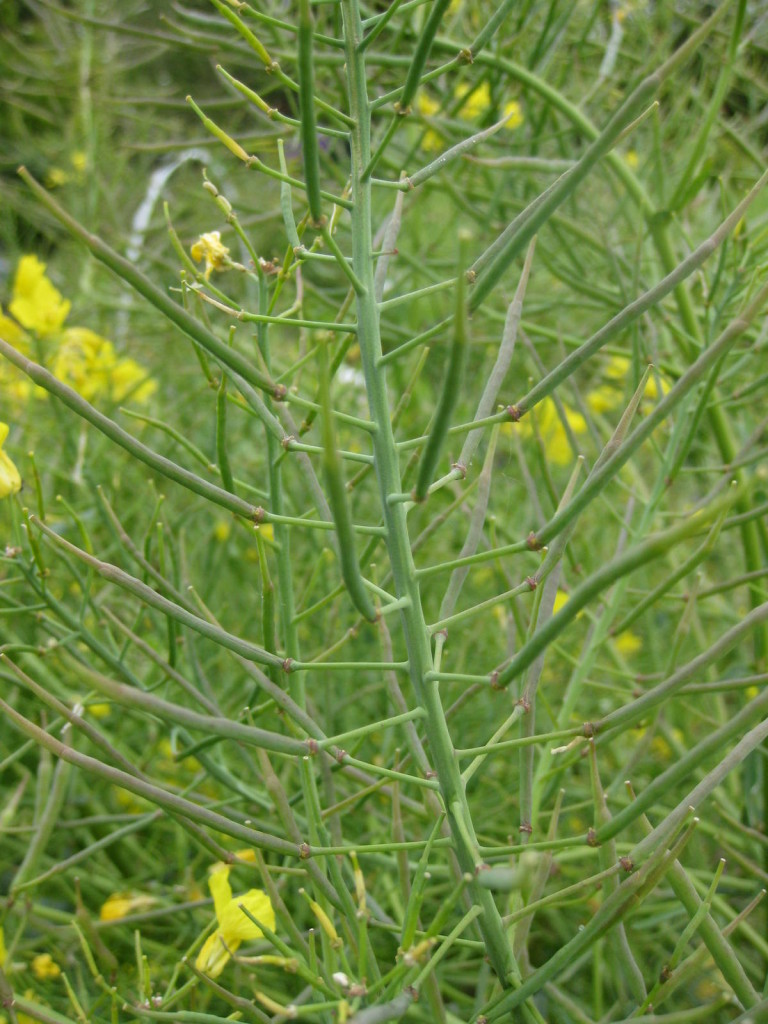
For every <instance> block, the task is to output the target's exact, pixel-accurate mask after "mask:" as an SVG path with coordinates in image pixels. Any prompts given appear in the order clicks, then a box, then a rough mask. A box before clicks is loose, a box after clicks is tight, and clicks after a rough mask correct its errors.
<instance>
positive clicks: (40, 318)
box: [8, 256, 71, 338]
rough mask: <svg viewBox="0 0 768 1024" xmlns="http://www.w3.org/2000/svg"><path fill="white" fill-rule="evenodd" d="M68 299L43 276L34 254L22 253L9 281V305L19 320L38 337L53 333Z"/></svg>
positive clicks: (67, 305)
mask: <svg viewBox="0 0 768 1024" xmlns="http://www.w3.org/2000/svg"><path fill="white" fill-rule="evenodd" d="M70 307H71V303H70V302H69V301H68V300H67V299H64V298H62V296H61V292H59V291H58V290H57V289H56V288H55V287H54V285H53V284H52V283H51V282H50V281H49V280H48V278H47V277H46V276H45V263H41V262H40V260H39V259H38V258H37V256H22V257H21V259H20V260H19V265H18V267H17V268H16V276H15V278H14V281H13V297H12V299H11V302H10V305H9V307H8V308H9V309H10V311H11V313H12V314H13V315H14V316H15V317H16V319H17V320H18V321H19V323H20V324H21V325H22V326H23V327H26V328H27V329H28V330H30V331H36V332H37V333H38V334H39V335H40V337H41V338H45V337H47V336H48V335H50V334H55V333H56V331H58V330H59V329H60V328H61V325H62V324H63V323H64V321H65V320H66V319H67V314H68V313H69V310H70Z"/></svg>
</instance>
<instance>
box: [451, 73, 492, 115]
mask: <svg viewBox="0 0 768 1024" xmlns="http://www.w3.org/2000/svg"><path fill="white" fill-rule="evenodd" d="M453 95H454V96H455V97H456V99H457V100H460V99H464V97H465V96H466V99H465V100H464V102H463V103H462V105H461V108H460V109H459V117H462V118H464V119H465V120H466V121H476V120H477V119H478V118H480V117H482V116H483V114H484V113H485V112H486V110H488V108H489V107H490V105H491V87H490V85H489V84H488V82H481V83H480V85H478V87H477V88H476V89H473V88H472V86H471V85H470V84H469V83H468V82H462V83H461V85H458V86H456V89H455V90H454V93H453Z"/></svg>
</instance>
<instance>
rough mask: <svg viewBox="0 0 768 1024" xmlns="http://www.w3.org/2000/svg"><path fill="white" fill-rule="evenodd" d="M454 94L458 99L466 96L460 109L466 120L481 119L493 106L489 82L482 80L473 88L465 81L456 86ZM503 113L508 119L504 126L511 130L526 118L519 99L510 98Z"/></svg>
mask: <svg viewBox="0 0 768 1024" xmlns="http://www.w3.org/2000/svg"><path fill="white" fill-rule="evenodd" d="M453 95H454V96H455V97H456V99H457V100H461V99H464V97H466V99H464V102H463V103H462V104H461V107H460V109H459V117H461V118H463V119H464V120H465V121H477V120H479V119H480V118H481V117H482V116H483V114H485V112H486V111H487V110H490V108H491V107H492V106H493V99H492V97H491V87H490V85H489V84H488V82H481V83H480V85H478V86H477V88H476V89H473V88H472V86H471V85H470V84H469V83H467V82H463V83H462V84H461V85H458V86H457V87H456V89H455V91H454V94H453ZM503 113H504V117H506V119H507V122H506V124H505V125H504V127H505V128H506V129H508V130H510V131H513V130H514V129H515V128H519V127H520V125H521V124H522V123H523V121H524V120H525V118H524V117H523V111H522V108H521V107H520V104H519V103H518V102H517V100H510V101H509V102H508V103H505V104H504V110H503Z"/></svg>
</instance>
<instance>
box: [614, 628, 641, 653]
mask: <svg viewBox="0 0 768 1024" xmlns="http://www.w3.org/2000/svg"><path fill="white" fill-rule="evenodd" d="M613 644H614V647H615V648H616V650H617V651H618V653H619V654H622V655H624V656H625V657H627V658H628V657H630V656H631V655H633V654H637V652H638V651H641V650H642V649H643V641H642V640H641V639H640V637H639V636H638V635H637V633H633V632H632V630H631V629H625V630H624V632H623V633H619V635H618V636H617V637H616V639H615V640H614V641H613Z"/></svg>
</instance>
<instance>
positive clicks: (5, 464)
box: [0, 423, 21, 498]
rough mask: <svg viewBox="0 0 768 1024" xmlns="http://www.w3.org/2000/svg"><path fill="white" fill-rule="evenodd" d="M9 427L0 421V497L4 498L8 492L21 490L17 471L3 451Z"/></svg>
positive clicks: (12, 492) (14, 492)
mask: <svg viewBox="0 0 768 1024" xmlns="http://www.w3.org/2000/svg"><path fill="white" fill-rule="evenodd" d="M9 429H10V428H9V427H8V424H7V423H0V498H6V497H7V496H8V495H9V494H16V492H17V491H20V490H21V477H20V476H19V471H18V469H17V468H16V466H15V465H14V463H13V462H12V461H11V459H10V458H9V457H8V456H7V455H6V454H5V452H4V451H3V444H4V442H5V439H6V437H8V431H9Z"/></svg>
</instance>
